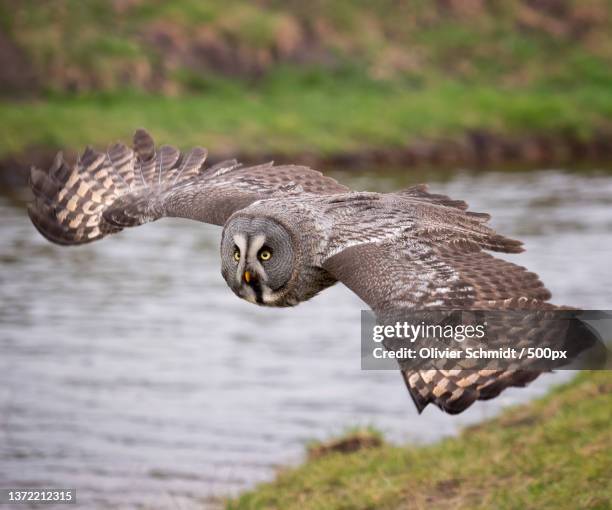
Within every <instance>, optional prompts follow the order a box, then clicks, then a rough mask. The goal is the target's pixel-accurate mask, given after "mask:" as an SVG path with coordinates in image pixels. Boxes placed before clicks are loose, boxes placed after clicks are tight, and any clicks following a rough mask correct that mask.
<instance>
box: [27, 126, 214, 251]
mask: <svg viewBox="0 0 612 510" xmlns="http://www.w3.org/2000/svg"><path fill="white" fill-rule="evenodd" d="M206 155H207V152H206V150H205V149H202V148H195V149H193V150H192V151H191V152H190V153H189V154H187V155H186V156H185V157H183V156H182V154H181V153H180V152H179V151H178V150H177V149H175V148H174V147H170V146H162V147H160V148H159V149H158V151H156V150H155V144H154V142H153V139H152V138H151V136H150V135H149V134H148V133H147V132H146V131H145V130H143V129H139V130H138V131H136V133H135V134H134V147H133V149H130V148H128V147H126V146H125V145H123V144H119V143H118V144H115V145H112V146H111V147H110V148H109V149H108V150H107V151H106V152H104V153H100V152H96V151H95V150H93V149H92V148H91V147H88V148H87V149H86V150H85V152H84V153H83V155H82V156H81V157H80V158H79V160H78V161H77V163H76V164H75V165H74V166H72V167H70V166H68V165H67V164H66V163H65V162H64V160H63V157H62V154H61V153H59V154H58V155H57V156H56V158H55V161H54V163H53V165H52V166H51V168H50V169H49V171H48V172H44V171H42V170H40V169H38V168H32V169H31V172H30V185H31V188H32V191H33V193H34V201H33V202H32V203H30V204H29V206H28V213H29V216H30V219H31V220H32V223H34V226H35V227H36V228H37V229H38V231H39V232H40V233H41V234H42V235H43V236H44V237H46V238H47V239H48V240H49V241H52V242H54V243H57V244H62V245H72V244H84V243H89V242H91V241H95V240H97V239H100V238H102V237H104V236H107V235H109V234H112V233H115V232H118V231H120V230H122V228H124V227H127V226H133V225H140V224H142V223H145V222H147V221H152V220H154V219H157V218H158V217H159V216H160V215H161V214H159V212H158V211H156V207H155V206H156V200H155V198H156V197H157V196H159V194H160V193H161V192H162V191H164V190H165V189H168V188H169V187H171V186H173V185H176V184H180V183H182V182H184V181H185V180H188V179H190V178H192V177H194V176H195V175H197V174H198V173H199V171H200V168H201V166H202V164H203V163H204V160H205V159H206ZM118 204H120V205H121V207H120V208H119V207H117V206H118Z"/></svg>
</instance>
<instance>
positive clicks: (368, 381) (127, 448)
mask: <svg viewBox="0 0 612 510" xmlns="http://www.w3.org/2000/svg"><path fill="white" fill-rule="evenodd" d="M611 18H612V2H610V1H609V0H581V1H579V0H507V1H504V2H493V1H487V0H463V1H459V0H436V1H432V0H430V1H424V0H423V1H421V0H410V1H405V2H400V1H395V0H379V1H377V2H366V1H361V0H336V1H334V2H324V1H316V0H315V1H311V2H297V1H283V2H280V1H274V0H268V1H263V0H260V1H252V2H246V1H241V0H240V1H239V0H225V1H223V2H221V1H198V0H177V1H174V2H165V1H141V0H112V1H101V0H87V1H80V0H48V1H45V2H41V1H27V0H19V1H14V0H13V1H10V0H0V118H1V122H0V217H1V218H2V220H1V221H0V486H3V487H7V486H21V487H28V486H29V487H32V486H34V487H43V486H45V487H46V486H51V487H76V488H77V492H78V497H79V501H80V502H81V503H82V504H83V505H86V507H87V508H98V507H99V508H108V507H109V506H110V507H122V508H123V507H125V508H140V507H146V508H168V507H170V508H202V507H203V506H205V507H206V506H215V505H217V504H219V498H220V497H223V496H224V495H227V494H233V493H236V492H237V491H240V490H243V489H245V488H247V487H251V486H253V484H255V483H256V482H258V481H261V480H266V479H269V478H270V477H272V476H273V474H274V472H275V469H276V468H277V467H278V466H279V465H284V464H287V463H293V462H297V461H299V459H300V458H301V455H302V453H303V451H304V445H305V444H307V443H308V442H309V441H311V440H313V439H325V438H327V437H329V436H330V435H332V434H337V433H339V432H342V431H345V430H347V429H350V428H352V427H356V426H368V425H371V426H374V427H376V428H377V429H379V430H381V431H382V432H383V433H384V434H385V436H386V437H388V438H389V439H390V440H393V441H396V442H401V443H414V444H423V443H427V442H431V441H435V440H437V439H439V438H441V437H444V436H447V435H452V434H455V433H456V432H457V431H458V430H459V429H460V428H461V427H463V426H465V425H466V424H470V423H476V422H479V421H481V420H483V419H485V418H487V417H489V416H493V415H495V414H497V413H498V412H499V411H500V409H501V408H503V407H505V406H508V405H511V404H515V403H517V402H524V401H527V400H529V399H531V398H533V397H534V396H536V395H540V394H542V393H543V392H545V391H546V390H547V389H548V388H549V387H550V386H551V385H552V384H554V383H555V382H558V381H561V380H564V379H567V378H568V377H570V374H568V373H559V374H553V375H548V376H543V377H541V378H539V379H538V380H537V381H536V382H535V383H533V384H532V385H531V386H530V387H528V388H527V389H523V390H516V391H514V390H513V391H507V392H505V393H504V394H503V395H502V396H501V397H500V398H498V399H495V400H493V401H490V402H482V403H478V404H476V405H475V406H474V407H473V408H471V409H470V410H469V411H468V412H466V413H464V414H462V415H460V416H457V417H451V416H447V415H444V414H442V413H441V412H439V411H438V410H436V409H427V410H426V411H425V412H424V413H423V415H421V416H418V415H417V414H416V411H415V410H414V408H413V404H412V402H411V401H410V399H409V397H408V395H407V393H406V391H405V388H404V386H403V383H402V381H401V378H400V377H399V375H398V374H395V373H391V372H364V371H361V370H360V357H359V356H360V349H359V317H360V309H361V308H364V307H365V305H364V304H363V303H362V302H361V301H360V300H359V299H358V298H357V297H355V296H354V295H353V294H351V293H350V292H349V291H348V290H347V289H346V288H344V287H342V286H340V285H338V286H336V287H335V288H333V289H331V290H329V291H326V292H325V293H324V294H322V295H321V296H319V297H317V298H316V299H314V300H312V301H310V302H308V303H305V304H303V305H300V306H299V307H297V308H295V309H292V310H266V309H262V308H258V307H255V306H252V305H249V304H247V303H244V302H241V301H239V300H238V299H236V298H235V296H234V295H233V294H232V293H231V291H230V290H229V289H228V288H227V287H226V285H225V283H224V281H223V280H222V278H221V276H220V273H219V260H218V243H219V237H220V229H218V228H216V227H211V226H207V225H200V224H196V223H190V222H181V221H174V220H163V221H160V222H158V223H156V224H153V225H146V226H143V227H140V228H138V229H135V230H133V231H129V232H123V233H121V234H118V235H117V236H114V237H113V238H111V239H108V240H105V241H104V242H102V243H95V244H93V245H88V246H83V247H78V248H73V249H63V248H61V247H57V246H54V245H51V244H49V243H47V242H46V241H45V240H44V239H42V237H40V236H39V235H38V233H37V232H36V231H35V230H34V228H33V227H32V225H31V224H30V223H29V220H28V219H27V216H26V214H25V208H24V203H25V201H26V200H27V199H28V191H27V190H26V187H25V179H26V178H25V176H26V170H27V168H29V166H30V165H32V164H36V165H39V166H42V167H47V166H48V165H49V164H50V161H51V159H52V158H53V156H54V154H55V152H56V151H57V150H60V149H61V150H63V151H64V152H65V153H66V154H67V155H68V158H69V159H70V158H73V159H74V158H75V157H76V155H77V154H78V152H80V151H82V150H83V148H84V146H85V145H88V144H91V145H94V146H96V147H99V148H103V147H105V146H106V145H107V144H109V143H110V142H114V141H116V140H122V141H124V142H128V141H129V139H130V137H131V134H132V133H133V131H134V130H135V129H136V128H138V127H141V126H142V127H146V128H147V129H148V130H150V131H151V133H152V134H153V135H154V137H155V138H156V140H157V141H158V142H159V143H172V144H174V145H178V146H180V147H181V148H188V147H189V146H192V145H196V144H197V145H203V146H206V147H208V149H209V153H210V154H211V160H213V161H217V160H220V159H222V158H226V157H239V158H240V159H241V160H242V161H244V162H247V163H248V162H258V161H263V160H269V159H274V160H276V161H278V162H284V161H291V162H294V163H296V162H297V163H305V164H310V165H313V166H316V167H317V168H318V169H320V170H323V171H325V172H326V173H329V174H332V175H333V176H334V177H336V178H337V179H339V180H341V181H342V182H343V183H345V184H347V185H349V186H351V187H353V188H355V189H370V190H375V191H390V190H393V189H397V188H401V187H405V186H409V185H411V184H415V183H419V182H429V183H430V185H431V188H432V190H433V191H435V192H441V193H446V194H449V195H451V196H453V197H454V198H458V199H464V200H466V201H468V202H469V203H470V205H471V207H472V210H476V211H478V210H480V211H486V212H489V213H491V214H492V215H493V220H492V225H493V226H494V227H495V228H497V229H498V230H499V231H501V232H502V233H503V234H505V235H509V236H511V237H518V238H520V239H522V240H524V241H525V245H526V248H527V252H526V253H525V254H521V255H518V256H508V257H507V258H509V259H510V260H513V261H516V262H518V263H520V264H521V265H525V266H527V267H529V269H531V270H533V271H536V272H538V273H539V274H540V275H541V277H542V279H543V280H544V282H545V283H546V284H547V286H548V287H549V288H550V289H551V291H552V292H553V301H554V302H555V303H558V304H567V305H573V306H579V307H584V308H602V309H606V308H609V307H610V291H609V289H610V288H612V274H611V272H610V271H609V268H608V266H607V260H608V259H609V253H610V251H611V250H612V237H611V236H610V234H611V232H612V213H611V211H612V163H611V162H612V143H611V142H612V121H611V119H612V65H611V64H612V36H611V33H612V31H611V30H612V19H611ZM122 505H123V506H122Z"/></svg>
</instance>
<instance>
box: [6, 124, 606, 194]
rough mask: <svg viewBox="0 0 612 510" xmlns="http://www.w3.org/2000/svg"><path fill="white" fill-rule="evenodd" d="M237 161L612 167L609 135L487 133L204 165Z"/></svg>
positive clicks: (18, 180) (47, 160) (44, 151)
mask: <svg viewBox="0 0 612 510" xmlns="http://www.w3.org/2000/svg"><path fill="white" fill-rule="evenodd" d="M58 150H59V149H58V148H52V147H31V148H30V149H29V150H27V151H25V152H23V153H21V154H14V155H11V156H8V157H5V158H3V159H2V160H0V185H2V186H4V187H10V188H15V187H20V186H24V185H26V183H27V174H28V169H29V168H30V167H31V166H37V167H40V168H48V167H49V166H50V165H51V163H52V161H53V158H54V157H55V154H56V153H57V151H58ZM64 155H65V157H66V158H67V159H69V160H75V159H76V157H77V152H76V151H75V150H73V149H68V150H66V149H64ZM234 157H237V158H238V160H239V161H242V162H244V163H246V164H250V163H261V162H264V161H270V160H273V161H276V162H278V163H301V164H307V165H310V166H312V167H314V168H317V169H320V170H323V171H324V170H326V169H329V168H337V169H342V170H352V169H354V170H362V169H372V168H374V169H375V168H377V167H395V168H405V169H406V171H409V169H410V168H416V167H443V168H449V167H457V168H460V167H463V168H466V167H467V168H475V169H479V168H481V169H491V168H495V167H496V166H504V165H517V166H525V167H545V166H559V165H568V166H573V165H577V164H587V163H590V164H600V165H601V164H609V163H612V133H609V132H600V133H597V134H596V135H595V136H593V137H592V138H590V139H588V140H581V139H578V138H576V137H574V136H551V135H545V134H542V135H534V136H525V137H514V138H510V137H503V136H498V135H495V134H491V133H486V132H481V131H473V132H469V133H466V134H465V135H464V136H463V137H462V138H457V139H448V140H421V141H417V142H413V143H411V144H410V145H407V146H405V147H394V148H382V147H381V148H364V149H363V150H361V151H359V152H350V153H336V154H331V155H327V156H321V155H318V154H314V153H310V152H303V153H296V154H279V153H272V152H270V153H259V154H257V153H238V154H212V155H211V156H210V157H209V160H208V162H209V164H214V163H216V162H218V161H221V160H222V159H227V158H234Z"/></svg>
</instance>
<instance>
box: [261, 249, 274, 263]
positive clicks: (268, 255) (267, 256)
mask: <svg viewBox="0 0 612 510" xmlns="http://www.w3.org/2000/svg"><path fill="white" fill-rule="evenodd" d="M271 258H272V252H271V251H270V250H261V251H260V252H259V259H260V260H263V261H264V262H265V261H266V260H270V259H271Z"/></svg>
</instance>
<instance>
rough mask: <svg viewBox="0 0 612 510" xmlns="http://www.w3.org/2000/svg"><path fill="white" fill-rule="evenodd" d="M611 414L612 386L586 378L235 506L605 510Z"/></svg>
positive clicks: (327, 463) (329, 464) (326, 460)
mask: <svg viewBox="0 0 612 510" xmlns="http://www.w3.org/2000/svg"><path fill="white" fill-rule="evenodd" d="M611 412H612V376H611V375H610V374H609V373H605V372H591V373H582V374H580V375H579V376H578V377H577V378H576V379H575V380H573V381H572V382H570V383H568V384H566V385H564V386H562V387H559V388H557V389H555V390H553V391H552V392H551V393H550V394H549V395H548V396H546V397H545V398H543V399H541V400H539V401H536V402H534V403H531V404H527V405H524V406H521V407H518V408H515V409H512V410H510V411H508V412H506V413H504V414H503V415H502V416H501V417H499V418H497V419H494V420H491V421H489V422H486V423H484V424H482V425H478V426H475V427H471V428H469V429H467V430H465V431H464V432H463V433H462V434H461V435H460V436H459V437H458V438H453V439H448V440H445V441H442V442H441V443H438V444H435V445H433V446H427V447H423V448H412V447H395V446H389V445H385V446H382V447H379V448H370V449H365V450H361V451H358V452H356V453H351V454H342V453H332V454H329V455H327V456H323V457H319V458H317V459H315V460H311V461H308V462H307V463H306V464H304V465H303V466H301V467H298V468H296V469H287V470H285V471H282V472H281V473H280V474H279V475H278V478H277V479H276V481H274V482H273V483H270V484H264V485H261V486H259V487H258V488H256V489H255V490H253V491H251V492H248V493H246V494H244V495H243V496H241V497H240V498H238V499H236V500H232V501H229V502H228V505H227V506H228V508H229V509H234V510H237V509H259V508H261V509H264V508H265V509H275V508H276V509H291V508H300V509H302V508H311V509H321V510H322V509H341V508H344V509H374V508H376V509H395V508H436V509H438V508H453V509H459V508H465V509H477V508H482V509H488V508H498V509H523V508H533V509H536V508H537V509H539V508H557V509H568V510H570V509H571V510H573V509H576V508H584V509H601V510H604V509H608V508H610V506H611V505H612V486H611V485H610V473H612V456H611V455H610V452H611V451H612V434H610V416H611Z"/></svg>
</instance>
